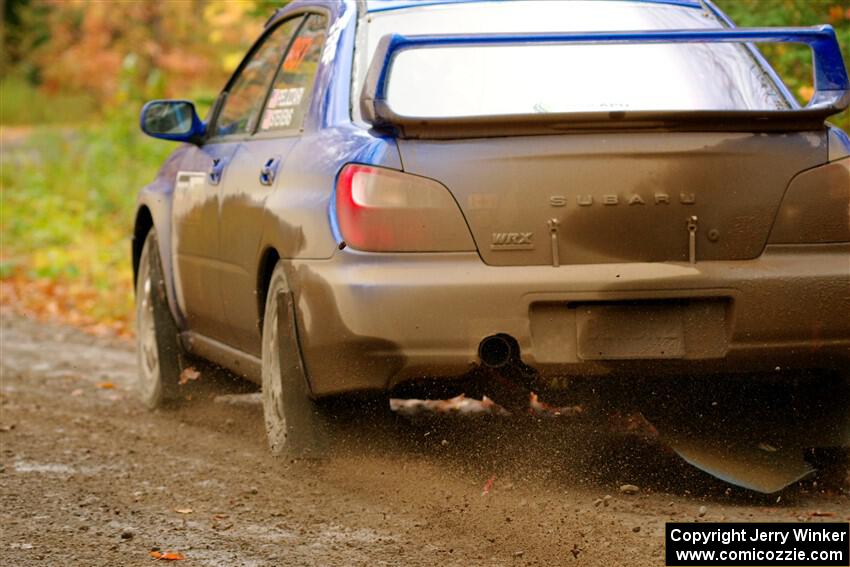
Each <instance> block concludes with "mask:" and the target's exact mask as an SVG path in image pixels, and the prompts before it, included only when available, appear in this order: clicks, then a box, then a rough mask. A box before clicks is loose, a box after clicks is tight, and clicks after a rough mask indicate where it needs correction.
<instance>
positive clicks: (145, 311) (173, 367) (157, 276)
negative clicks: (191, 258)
mask: <svg viewBox="0 0 850 567" xmlns="http://www.w3.org/2000/svg"><path fill="white" fill-rule="evenodd" d="M136 324H137V333H136V347H137V348H136V351H137V356H138V365H139V374H138V376H139V378H138V382H137V390H138V392H139V395H140V397H141V399H142V402H143V403H144V404H145V405H146V406H147V407H148V408H150V409H155V408H158V407H162V406H163V405H166V404H168V403H169V402H173V401H174V400H176V399H177V398H178V397H179V394H180V393H181V392H179V390H178V389H179V384H178V382H179V379H180V370H181V365H180V361H181V356H182V354H183V352H182V347H181V345H180V342H179V340H180V339H179V333H178V329H177V325H176V324H175V322H174V318H173V317H172V316H171V311H170V310H169V308H168V299H167V297H166V292H165V279H164V276H163V270H162V261H161V260H160V257H159V247H158V245H157V238H156V232H154V230H153V229H151V231H150V232H148V235H147V237H146V238H145V243H144V246H143V247H142V254H141V256H140V258H139V268H138V273H137V276H136Z"/></svg>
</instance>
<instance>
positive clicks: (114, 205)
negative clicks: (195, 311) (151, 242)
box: [0, 108, 174, 335]
mask: <svg viewBox="0 0 850 567" xmlns="http://www.w3.org/2000/svg"><path fill="white" fill-rule="evenodd" d="M135 110H136V109H135V108H134V109H133V111H134V112H132V113H130V112H125V113H119V114H111V115H109V116H108V117H107V118H105V119H104V120H103V121H102V122H98V123H91V124H81V125H40V126H36V127H32V128H25V129H24V128H8V127H6V126H5V124H4V128H3V130H4V131H3V132H2V134H0V138H1V139H2V166H0V185H2V204H0V239H2V247H0V248H2V250H1V251H0V280H1V281H2V288H3V289H2V303H3V304H4V305H11V307H12V308H13V309H17V310H20V311H23V312H25V313H27V314H30V315H34V316H37V317H42V318H45V317H49V318H55V319H59V320H63V321H66V322H69V323H72V324H76V325H79V326H82V327H83V328H88V329H89V330H92V331H94V332H98V333H102V332H109V331H110V330H111V331H114V332H116V333H117V334H119V335H130V334H131V332H132V331H131V329H132V312H133V289H132V269H131V265H130V235H131V230H132V223H133V219H132V213H133V208H134V207H133V204H134V202H135V198H136V193H137V191H138V189H139V188H140V187H141V186H143V185H144V184H146V183H148V182H150V181H151V180H152V179H153V178H154V176H155V174H156V171H157V170H158V168H159V167H160V166H161V164H162V163H163V161H164V160H165V158H166V156H167V155H168V154H169V153H170V152H171V151H172V150H173V149H174V146H173V145H171V144H164V143H162V142H157V141H155V140H152V139H148V138H145V137H144V136H143V134H142V133H141V132H140V131H139V129H138V118H137V114H136V112H135Z"/></svg>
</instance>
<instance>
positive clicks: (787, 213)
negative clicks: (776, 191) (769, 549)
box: [770, 157, 850, 244]
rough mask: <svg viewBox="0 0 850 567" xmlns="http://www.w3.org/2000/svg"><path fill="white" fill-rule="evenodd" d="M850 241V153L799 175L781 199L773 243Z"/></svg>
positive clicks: (772, 238) (771, 235) (771, 241)
mask: <svg viewBox="0 0 850 567" xmlns="http://www.w3.org/2000/svg"><path fill="white" fill-rule="evenodd" d="M826 242H850V157H848V158H844V159H839V160H838V161H834V162H831V163H828V164H826V165H822V166H820V167H816V168H814V169H810V170H808V171H804V172H803V173H800V174H799V175H797V176H796V177H795V178H794V179H793V180H791V184H790V185H789V186H788V190H787V191H786V192H785V197H783V199H782V206H781V207H780V208H779V213H778V214H777V216H776V222H775V223H774V225H773V230H772V231H771V233H770V243H771V244H804V243H805V244H813V243H826Z"/></svg>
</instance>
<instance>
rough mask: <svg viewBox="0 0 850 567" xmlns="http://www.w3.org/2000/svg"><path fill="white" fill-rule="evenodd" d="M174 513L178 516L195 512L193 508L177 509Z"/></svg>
mask: <svg viewBox="0 0 850 567" xmlns="http://www.w3.org/2000/svg"><path fill="white" fill-rule="evenodd" d="M174 511H175V512H177V513H178V514H191V513H192V512H193V510H192V509H191V508H175V509H174Z"/></svg>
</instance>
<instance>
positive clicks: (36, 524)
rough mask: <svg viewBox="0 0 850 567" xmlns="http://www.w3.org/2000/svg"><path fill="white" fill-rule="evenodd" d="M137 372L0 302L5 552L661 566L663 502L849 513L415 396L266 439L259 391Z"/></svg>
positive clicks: (82, 557) (641, 441) (560, 425)
mask: <svg viewBox="0 0 850 567" xmlns="http://www.w3.org/2000/svg"><path fill="white" fill-rule="evenodd" d="M134 376H135V355H134V353H133V349H132V347H131V346H130V345H128V344H127V343H125V342H119V341H110V340H107V339H102V338H94V337H91V336H87V335H84V334H82V333H80V332H79V331H76V330H74V329H71V328H67V327H59V326H52V325H47V324H44V323H36V322H33V321H30V320H26V319H22V318H19V317H16V316H13V315H11V314H9V313H4V314H3V318H2V392H1V393H0V445H2V462H1V463H0V467H2V468H0V528H1V529H0V542H2V553H0V564H2V565H22V566H25V565H148V564H152V563H155V560H154V559H153V558H152V557H151V555H150V552H151V551H152V550H153V551H160V552H166V551H174V552H179V553H181V554H182V555H183V556H184V557H185V560H184V561H182V562H180V563H178V564H179V565H187V566H188V565H329V566H337V565H339V566H343V565H345V566H348V565H370V566H373V565H410V566H417V565H436V564H439V565H464V566H466V565H505V566H517V565H589V566H593V565H604V566H606V567H607V566H611V565H636V566H640V565H653V566H659V565H663V563H664V562H663V559H662V555H663V530H664V523H665V522H667V521H671V520H678V521H690V520H694V521H720V520H728V521H734V520H739V521H755V520H763V521H794V520H797V519H799V520H803V521H821V520H832V521H843V520H850V497H848V496H847V494H842V493H841V491H836V490H825V489H823V488H822V486H819V485H818V484H817V479H816V477H815V479H811V478H810V479H808V480H806V481H803V482H800V483H798V484H796V485H794V486H793V487H791V488H789V489H787V490H785V491H783V492H782V493H781V495H780V496H779V497H777V496H776V495H774V496H770V497H766V496H759V495H755V494H752V493H749V492H747V491H745V490H742V489H736V488H730V487H728V486H727V485H726V484H724V483H722V482H720V481H717V480H714V479H713V478H711V477H709V476H708V475H706V474H704V473H702V472H699V471H697V470H696V469H693V468H691V467H689V466H688V465H686V464H685V463H684V462H682V461H681V460H680V459H679V458H678V457H676V456H675V454H673V453H672V452H670V451H669V450H667V449H666V448H665V447H663V446H662V445H660V444H659V443H658V442H657V441H655V440H654V439H652V437H651V436H649V435H647V434H645V433H640V432H632V433H628V432H625V431H623V432H620V433H615V432H612V431H605V432H604V433H601V432H597V431H595V430H594V428H589V427H587V426H586V425H583V424H580V423H577V422H576V423H572V422H571V421H570V420H569V419H565V420H561V422H555V421H553V420H551V419H549V420H542V421H534V420H532V419H531V418H529V419H527V420H520V421H517V420H510V419H506V418H496V417H480V416H479V417H446V416H442V417H441V416H424V417H422V418H419V419H417V420H415V421H414V422H410V421H403V422H401V423H399V424H397V425H395V426H393V427H392V429H390V430H388V429H386V426H381V427H383V429H381V427H379V426H377V425H369V426H364V427H363V428H357V429H356V430H353V431H351V432H350V433H346V434H345V435H344V436H343V437H342V438H341V439H340V440H339V441H338V443H337V445H338V446H337V447H336V448H335V450H334V452H333V453H332V456H330V457H328V458H326V459H323V460H320V461H304V460H293V459H277V458H273V457H271V456H270V455H269V454H268V452H267V450H266V446H265V439H264V433H263V425H262V411H261V408H260V407H259V405H257V403H256V396H253V397H252V396H250V395H248V396H245V397H240V398H230V401H226V402H225V401H223V400H222V399H221V398H219V399H218V400H215V399H212V398H210V399H201V400H193V401H191V402H189V403H186V404H184V405H183V406H182V407H180V408H178V409H174V410H169V411H157V412H149V411H146V410H144V409H143V408H142V407H140V405H139V403H138V402H137V401H136V399H135V397H134V394H133V390H132V383H133V380H134ZM624 484H631V485H635V486H636V487H638V491H637V493H635V494H627V493H626V492H623V491H621V490H620V487H621V486H622V485H624Z"/></svg>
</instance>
